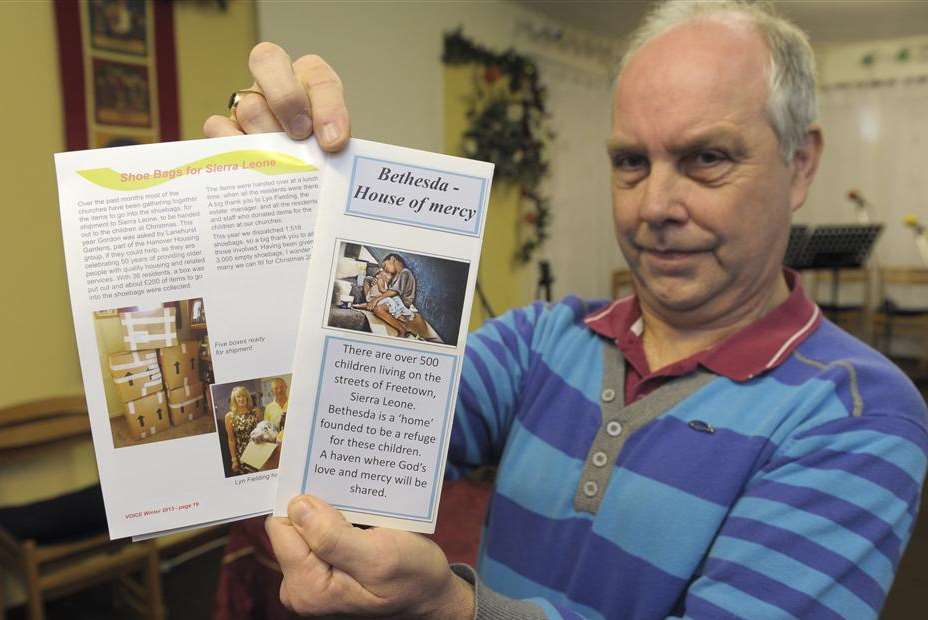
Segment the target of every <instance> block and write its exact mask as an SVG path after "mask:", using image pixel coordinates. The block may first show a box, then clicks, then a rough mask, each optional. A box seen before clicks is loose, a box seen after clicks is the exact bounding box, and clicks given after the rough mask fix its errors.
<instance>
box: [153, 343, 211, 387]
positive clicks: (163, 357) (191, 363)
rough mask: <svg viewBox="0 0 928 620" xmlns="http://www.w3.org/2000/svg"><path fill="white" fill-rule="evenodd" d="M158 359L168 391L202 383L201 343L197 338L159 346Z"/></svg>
mask: <svg viewBox="0 0 928 620" xmlns="http://www.w3.org/2000/svg"><path fill="white" fill-rule="evenodd" d="M158 359H159V360H160V361H161V374H162V376H163V377H164V385H165V386H167V389H168V391H170V390H175V389H177V388H179V387H183V386H185V385H193V384H199V383H200V343H199V342H197V341H196V340H185V341H184V342H181V343H180V344H178V345H176V346H172V347H164V348H159V349H158ZM201 392H202V389H201Z"/></svg>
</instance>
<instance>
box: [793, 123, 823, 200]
mask: <svg viewBox="0 0 928 620" xmlns="http://www.w3.org/2000/svg"><path fill="white" fill-rule="evenodd" d="M824 146H825V143H824V139H823V138H822V129H821V127H819V126H818V125H811V126H810V127H809V130H808V131H807V132H806V136H805V140H803V142H802V144H801V145H800V146H799V148H797V149H796V151H795V153H794V154H793V161H792V163H791V164H790V167H791V168H792V170H793V178H792V181H791V187H790V196H789V201H790V209H791V210H793V211H795V210H797V209H798V208H799V207H801V206H802V205H803V203H805V201H806V196H808V194H809V187H810V186H811V185H812V181H813V179H815V173H816V171H818V163H819V160H821V157H822V149H823V148H824Z"/></svg>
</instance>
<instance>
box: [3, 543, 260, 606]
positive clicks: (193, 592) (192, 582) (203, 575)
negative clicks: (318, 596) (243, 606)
mask: <svg viewBox="0 0 928 620" xmlns="http://www.w3.org/2000/svg"><path fill="white" fill-rule="evenodd" d="M222 554H223V549H214V550H213V551H210V552H208V553H206V554H204V555H201V556H199V557H197V558H194V559H192V560H189V561H187V562H185V563H184V564H181V565H180V566H177V567H175V568H174V569H173V570H171V571H170V572H168V573H166V574H164V575H162V583H161V586H162V588H163V591H164V602H165V605H166V607H167V610H166V611H167V614H166V617H167V618H168V619H169V620H206V619H208V618H210V617H211V616H212V610H213V599H214V597H215V595H216V584H217V583H218V580H219V565H220V561H221V560H222ZM119 599H120V597H119V595H118V593H117V592H116V591H115V590H114V588H113V587H112V586H110V585H100V586H97V587H96V588H93V589H90V590H85V591H83V592H80V593H77V594H73V595H71V596H68V597H65V598H62V599H59V600H57V601H53V602H51V603H49V604H48V606H47V607H46V618H47V620H101V619H103V618H106V619H114V620H115V619H118V618H127V619H129V618H133V619H134V618H139V615H138V614H137V613H135V612H133V611H132V610H131V609H129V608H127V607H126V606H125V605H124V604H120V602H119ZM26 618H27V616H26V614H25V612H24V610H23V609H22V608H18V609H12V610H10V611H9V612H8V613H7V619H8V620H26ZM243 620H245V619H243Z"/></svg>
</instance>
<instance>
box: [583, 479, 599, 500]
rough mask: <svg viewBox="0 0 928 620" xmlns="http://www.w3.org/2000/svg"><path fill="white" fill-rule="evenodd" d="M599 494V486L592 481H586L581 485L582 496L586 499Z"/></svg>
mask: <svg viewBox="0 0 928 620" xmlns="http://www.w3.org/2000/svg"><path fill="white" fill-rule="evenodd" d="M597 493H599V485H598V484H596V483H595V482H594V481H592V480H587V481H586V482H584V483H583V494H584V495H586V496H587V497H594V496H595V495H596V494H597Z"/></svg>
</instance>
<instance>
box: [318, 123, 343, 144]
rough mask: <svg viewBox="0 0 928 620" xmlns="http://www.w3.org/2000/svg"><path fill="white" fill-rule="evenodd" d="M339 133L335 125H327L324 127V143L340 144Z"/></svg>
mask: <svg viewBox="0 0 928 620" xmlns="http://www.w3.org/2000/svg"><path fill="white" fill-rule="evenodd" d="M338 136H339V131H338V127H337V126H336V125H335V123H326V124H325V125H323V126H322V141H323V142H325V143H326V144H335V143H336V142H338Z"/></svg>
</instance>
